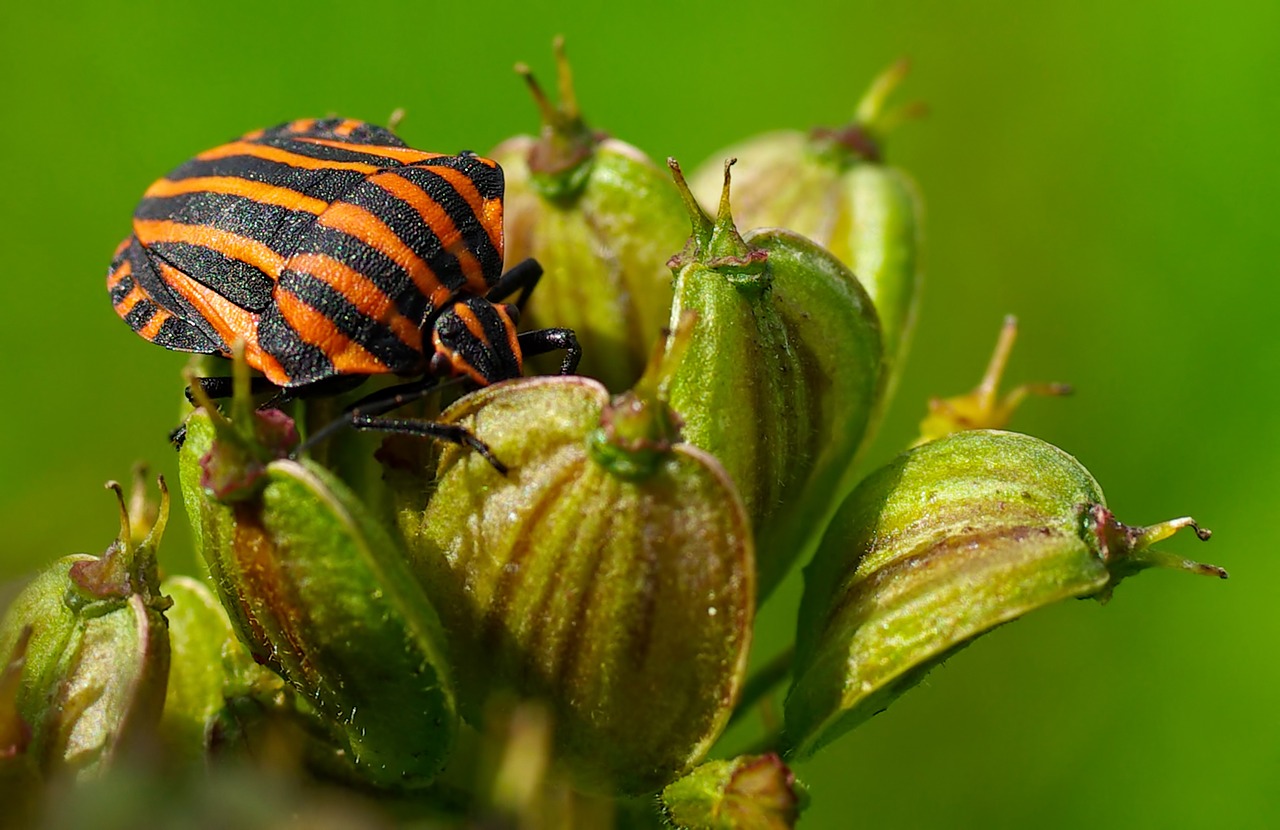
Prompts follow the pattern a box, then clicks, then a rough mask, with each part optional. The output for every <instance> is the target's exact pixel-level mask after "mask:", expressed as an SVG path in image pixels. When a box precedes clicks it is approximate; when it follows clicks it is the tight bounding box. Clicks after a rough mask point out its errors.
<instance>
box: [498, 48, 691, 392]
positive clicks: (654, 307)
mask: <svg viewBox="0 0 1280 830" xmlns="http://www.w3.org/2000/svg"><path fill="white" fill-rule="evenodd" d="M556 61H557V63H558V65H559V70H560V103H559V105H558V106H553V105H552V104H551V103H550V101H549V100H548V99H547V97H546V95H545V94H544V93H543V92H542V90H541V89H540V88H539V86H538V85H537V83H536V82H535V81H534V80H533V76H532V75H531V74H530V73H529V70H528V69H527V68H526V67H524V66H523V65H522V66H519V67H517V69H518V70H519V71H520V72H521V74H523V75H524V77H525V80H526V81H528V83H529V85H530V88H531V89H532V90H533V94H534V98H535V100H536V101H537V104H538V108H539V109H540V110H541V112H542V118H543V126H542V135H541V137H539V138H532V137H530V136H519V137H516V138H512V139H508V140H507V141H504V142H502V143H501V144H499V145H498V146H497V147H495V148H494V149H493V151H492V152H491V153H489V156H490V157H491V158H493V159H494V160H495V161H497V162H498V163H499V164H501V165H502V168H503V170H504V171H505V173H506V182H507V190H506V205H505V215H506V233H505V238H506V250H507V254H506V256H507V261H508V262H519V261H520V260H522V259H524V258H526V257H533V258H535V259H537V260H538V261H539V262H540V263H542V267H543V269H544V274H543V277H542V281H541V284H540V285H539V286H538V290H537V291H536V292H535V293H534V294H533V296H532V297H531V299H530V301H529V307H528V314H529V316H530V319H531V320H532V323H531V325H532V326H534V327H538V326H547V325H551V326H568V327H569V328H571V329H573V330H574V331H575V332H576V333H577V335H578V342H579V343H581V345H582V362H581V364H580V365H579V367H578V371H579V372H580V373H581V374H584V375H587V376H589V377H594V378H596V379H597V380H600V381H601V382H602V383H604V384H605V386H607V387H608V388H609V389H611V390H614V391H621V390H623V389H626V388H628V387H629V386H631V385H632V384H633V383H635V381H636V379H637V378H639V377H640V372H641V370H642V369H643V368H644V365H645V359H646V357H647V355H648V353H649V348H650V346H651V345H652V338H653V334H654V332H657V331H658V330H659V329H660V328H662V327H663V326H664V325H666V323H667V315H668V312H669V310H670V308H671V274H670V272H669V271H668V270H667V269H666V267H665V266H664V263H665V262H666V258H667V257H668V256H670V254H671V252H672V251H674V250H677V249H678V248H679V247H680V245H681V243H682V242H683V241H684V238H685V228H686V227H687V226H686V224H685V223H686V219H685V214H684V210H683V209H682V208H681V205H680V197H679V195H678V194H677V193H676V192H675V190H674V189H673V188H672V187H671V181H670V179H669V178H668V177H667V175H666V171H665V170H663V169H662V168H661V167H660V166H658V165H655V164H654V163H653V162H652V161H651V160H650V159H649V158H648V157H647V156H646V155H645V154H644V153H643V152H641V151H640V150H638V149H636V148H635V147H633V146H631V145H630V144H626V143H625V142H622V141H619V140H617V139H614V138H609V137H608V136H606V135H605V134H603V133H599V132H596V131H594V130H592V129H591V128H590V127H588V126H587V124H586V122H585V121H583V119H582V115H581V113H580V112H579V111H578V104H577V99H576V97H575V95H574V92H573V82H572V78H571V76H570V73H569V65H568V62H567V61H566V60H565V56H564V44H563V41H562V40H561V39H559V38H557V39H556Z"/></svg>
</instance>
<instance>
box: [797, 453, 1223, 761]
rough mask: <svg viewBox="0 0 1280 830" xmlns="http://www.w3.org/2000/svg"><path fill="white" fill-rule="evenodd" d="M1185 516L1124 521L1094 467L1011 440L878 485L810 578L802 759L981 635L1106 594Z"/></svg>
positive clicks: (847, 508) (802, 652)
mask: <svg viewBox="0 0 1280 830" xmlns="http://www.w3.org/2000/svg"><path fill="white" fill-rule="evenodd" d="M1183 527H1191V528H1192V529H1194V530H1195V531H1196V534H1197V535H1198V536H1199V537H1200V538H1201V539H1207V538H1209V532H1208V531H1205V530H1201V529H1200V528H1199V527H1197V526H1196V524H1195V523H1194V522H1193V521H1192V520H1191V519H1189V518H1182V519H1174V520H1172V521H1168V522H1162V523H1160V524H1157V525H1152V526H1151V527H1146V528H1136V527H1128V526H1126V525H1123V524H1120V523H1119V522H1118V521H1116V519H1115V518H1114V516H1112V514H1111V512H1110V511H1109V510H1108V509H1107V507H1106V502H1105V501H1104V499H1103V496H1102V490H1101V488H1100V487H1099V486H1098V484H1097V482H1096V481H1094V479H1093V477H1092V476H1091V475H1089V472H1088V471H1087V470H1086V469H1085V468H1084V467H1083V466H1081V465H1080V463H1079V462H1078V461H1076V460H1075V459H1074V458H1072V457H1071V456H1069V455H1067V454H1066V453H1065V452H1063V451H1062V450H1060V449H1058V448H1057V447H1054V446H1051V445H1049V444H1046V443H1045V442H1043V441H1040V440H1038V439H1036V438H1031V437H1029V436H1026V435H1019V434H1016V433H1008V432H993V431H986V430H976V431H970V432H958V433H955V434H953V435H950V436H947V437H946V438H942V439H940V440H937V441H934V442H932V443H929V444H924V445H923V446H920V447H916V448H915V449H912V450H909V451H907V452H905V453H903V454H902V455H900V456H899V457H898V458H897V459H896V460H894V461H893V462H891V463H890V464H889V465H887V466H885V467H883V468H882V469H880V470H878V471H877V472H875V473H873V474H872V475H871V476H869V477H868V478H867V479H866V481H864V482H863V483H862V484H861V485H860V486H859V487H858V489H857V490H856V491H855V492H854V493H853V494H852V495H851V496H850V497H849V499H848V501H847V502H845V504H844V505H843V506H842V507H841V509H840V511H839V513H838V514H837V516H836V519H835V521H834V522H833V523H832V525H831V528H830V529H829V530H828V532H827V535H826V537H825V538H824V539H823V542H822V546H821V547H820V548H819V550H818V553H817V555H816V556H815V557H814V560H813V562H812V563H811V564H810V565H809V566H808V567H807V568H806V569H805V595H804V599H803V601H802V604H801V610H800V627H799V632H798V638H797V653H796V670H795V678H796V680H795V684H794V685H793V687H792V689H791V692H790V693H789V695H788V696H787V701H786V735H785V736H784V737H785V739H786V741H787V742H788V744H789V746H790V747H791V748H792V749H793V750H794V751H796V752H798V753H800V754H802V755H803V754H808V753H809V752H811V751H813V750H815V749H817V748H819V747H821V746H822V745H823V744H826V743H828V742H829V741H831V740H833V739H834V738H836V737H838V736H839V735H841V734H842V733H844V732H845V731H847V730H849V729H851V728H852V727H854V726H856V725H858V724H859V723H861V722H862V721H864V720H866V719H867V718H869V717H871V715H873V714H875V713H876V712H879V711H881V710H882V709H884V708H885V707H886V706H887V705H888V704H889V703H890V702H891V701H892V700H894V699H895V698H896V697H897V696H898V695H900V694H902V692H904V691H906V690H907V689H908V688H910V687H911V686H913V685H914V684H915V683H917V682H919V680H920V679H921V678H922V677H923V676H924V675H925V673H926V672H927V671H928V670H929V669H930V668H932V667H933V666H934V665H936V664H937V663H938V662H940V661H941V660H942V659H944V658H945V657H946V656H948V655H949V654H951V653H953V652H954V651H955V650H957V649H959V648H960V647H962V646H963V645H965V644H966V643H968V642H969V641H970V640H972V639H973V638H975V637H977V636H978V635H980V634H983V633H985V632H987V631H989V630H991V629H993V628H995V627H996V626H998V625H1001V624H1003V623H1006V622H1009V621H1010V620H1013V619H1016V618H1018V617H1020V616H1022V615H1023V614H1026V613H1027V612H1029V611H1032V610H1034V609H1036V608H1040V607H1041V606H1044V605H1048V604H1050V603H1053V602H1057V601H1058V600H1062V599H1067V598H1069V597H1097V598H1099V599H1104V600H1105V599H1106V598H1108V597H1109V596H1110V595H1111V592H1112V590H1113V589H1114V588H1115V586H1116V584H1117V583H1118V582H1119V581H1120V580H1121V579H1123V578H1124V577H1126V576H1128V575H1130V574H1132V573H1134V572H1136V571H1138V570H1141V569H1143V568H1147V567H1151V566H1162V567H1173V568H1181V569H1186V570H1190V571H1192V572H1194V573H1202V574H1210V575H1214V576H1218V577H1222V578H1226V575H1227V574H1226V572H1225V571H1223V570H1222V569H1220V568H1215V567H1212V566H1208V565H1200V564H1197V563H1194V562H1190V561H1188V560H1185V559H1182V558H1180V557H1175V556H1172V555H1169V554H1165V553H1160V552H1158V551H1155V550H1152V549H1151V546H1152V545H1153V544H1155V543H1157V542H1159V541H1161V540H1163V539H1165V538H1167V537H1169V536H1170V535H1172V534H1173V533H1174V532H1176V531H1177V530H1178V529H1180V528H1183Z"/></svg>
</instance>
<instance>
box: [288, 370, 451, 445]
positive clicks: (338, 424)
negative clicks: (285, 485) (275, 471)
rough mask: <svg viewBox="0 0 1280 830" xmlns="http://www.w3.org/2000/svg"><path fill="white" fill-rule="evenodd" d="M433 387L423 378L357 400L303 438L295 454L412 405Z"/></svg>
mask: <svg viewBox="0 0 1280 830" xmlns="http://www.w3.org/2000/svg"><path fill="white" fill-rule="evenodd" d="M435 387H436V379H435V378H434V377H432V376H430V375H427V376H426V377H424V378H423V379H422V380H415V381H413V382H412V383H402V384H399V385H398V386H388V387H387V388H385V389H379V390H377V391H375V392H371V393H370V394H368V395H365V396H364V397H363V398H361V399H360V400H358V401H356V402H355V403H353V404H351V405H350V406H348V407H347V408H346V409H345V410H343V413H342V414H341V415H340V416H338V417H337V418H335V419H334V420H333V421H330V422H329V423H327V424H325V425H324V426H323V427H321V428H320V429H318V430H316V431H315V432H313V433H312V434H311V436H310V437H308V438H307V441H306V443H304V444H303V445H302V446H301V447H299V448H298V452H302V451H303V450H306V449H309V448H311V447H313V446H315V445H316V444H318V443H320V442H321V441H323V440H324V439H326V438H328V437H329V436H331V435H333V434H334V433H335V432H338V431H339V430H341V429H343V428H344V427H348V426H354V425H355V421H356V420H357V419H358V418H360V417H362V416H371V415H381V414H383V413H384V412H390V411H391V410H393V409H399V408H400V407H402V406H405V405H407V404H410V403H413V402H414V401H416V400H418V399H419V398H423V397H426V396H427V395H429V394H431V392H432V391H433V390H434V389H435Z"/></svg>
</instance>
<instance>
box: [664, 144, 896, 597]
mask: <svg viewBox="0 0 1280 830" xmlns="http://www.w3.org/2000/svg"><path fill="white" fill-rule="evenodd" d="M670 164H671V167H672V171H673V173H674V174H675V176H676V182H677V185H678V186H679V187H680V188H681V190H682V191H683V192H684V194H685V195H686V204H687V207H688V210H689V214H690V216H691V217H692V220H693V236H692V238H691V239H690V240H689V244H688V245H687V246H686V248H685V250H684V252H683V253H681V254H679V255H677V256H676V257H673V258H672V260H671V267H672V270H673V271H674V272H675V275H676V281H675V290H676V296H675V302H674V303H673V305H672V311H671V313H672V320H673V321H675V320H677V319H679V316H680V315H682V314H683V313H684V312H685V311H687V310H694V311H696V312H697V313H698V314H699V319H701V320H703V321H704V323H703V324H701V325H699V326H698V328H697V329H696V330H695V332H694V335H693V343H692V345H691V346H690V350H689V355H688V357H687V358H686V359H685V360H684V362H683V363H682V364H681V365H680V367H679V369H678V370H677V373H676V376H675V378H674V380H673V383H672V391H671V405H672V407H673V408H674V409H675V410H676V411H677V412H679V413H680V415H681V417H683V418H684V421H685V428H684V435H685V439H686V440H687V441H689V443H691V444H694V445H695V446H698V447H701V448H702V449H704V450H706V451H707V452H709V453H711V454H712V455H714V456H715V457H716V459H717V460H719V461H720V463H721V464H723V465H724V467H725V470H727V471H728V473H729V476H730V477H731V478H732V479H733V481H734V483H735V484H736V485H737V487H738V491H739V492H740V493H741V494H742V497H743V501H744V502H745V503H746V505H747V511H748V513H749V514H750V515H751V519H752V524H753V526H754V527H755V531H756V549H757V551H758V565H759V569H760V575H759V590H760V596H761V597H762V598H763V597H765V596H767V595H768V593H769V592H770V591H771V590H772V589H773V587H774V586H775V585H777V583H778V582H779V581H780V580H781V579H782V577H783V576H785V574H786V572H787V570H788V569H789V568H790V566H791V564H792V563H793V562H795V561H796V559H797V558H799V557H800V556H801V555H802V554H803V553H804V552H805V550H807V549H808V548H809V546H810V545H811V544H814V543H816V541H817V534H818V533H820V531H821V529H822V528H823V527H825V526H826V522H827V519H828V518H829V517H830V515H831V513H832V511H834V510H835V508H836V506H837V505H838V504H839V503H840V499H841V498H842V497H843V496H844V495H845V494H847V493H848V492H849V490H851V489H852V487H853V484H854V480H853V479H852V477H851V475H852V472H853V462H854V458H855V456H856V454H857V452H858V449H859V447H860V446H861V445H862V443H863V439H864V437H865V435H866V432H867V428H868V425H869V421H870V417H871V413H872V411H873V409H874V408H875V404H876V400H877V397H878V395H879V392H880V389H881V386H880V384H881V380H882V373H881V346H880V328H879V324H878V322H877V320H876V314H875V310H874V309H873V307H872V305H871V301H870V299H869V298H868V297H867V294H866V292H865V291H864V290H863V289H862V286H861V285H859V283H858V280H857V278H855V277H854V276H853V274H852V272H850V271H849V269H848V268H847V267H845V266H844V265H843V264H841V263H840V262H839V261H838V260H836V259H835V258H834V257H833V256H831V254H829V253H827V252H826V251H825V250H823V249H822V248H821V247H819V246H818V245H816V244H814V243H813V242H810V241H809V240H808V239H805V238H804V237H802V236H799V235H797V234H794V233H791V232H790V231H785V230H777V229H771V230H762V231H753V232H750V233H748V234H747V235H746V236H745V237H743V236H741V235H739V234H738V231H737V229H736V227H735V226H734V221H733V217H732V215H731V214H730V209H729V166H728V165H726V166H725V168H724V179H723V190H722V193H721V198H720V208H719V213H718V216H717V218H716V220H715V221H714V222H713V221H712V220H711V218H710V217H708V216H707V215H706V214H705V213H704V212H703V211H702V209H701V208H700V207H699V206H698V204H697V202H696V201H695V200H694V199H693V196H692V195H690V194H689V191H688V189H687V187H686V186H685V184H684V179H683V177H682V176H681V175H680V171H679V166H678V165H676V164H675V162H674V161H672V162H671V163H670Z"/></svg>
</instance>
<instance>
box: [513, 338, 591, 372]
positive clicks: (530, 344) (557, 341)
mask: <svg viewBox="0 0 1280 830" xmlns="http://www.w3.org/2000/svg"><path fill="white" fill-rule="evenodd" d="M519 340H520V351H521V352H523V353H524V356H525V357H531V356H533V355H537V354H546V353H547V352H554V351H556V350H557V349H564V360H562V361H560V374H562V375H572V374H573V373H574V372H576V371H577V370H578V361H579V360H581V359H582V347H581V346H579V345H578V335H576V334H574V332H573V329H538V330H536V331H526V332H524V333H523V334H521V335H519Z"/></svg>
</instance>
